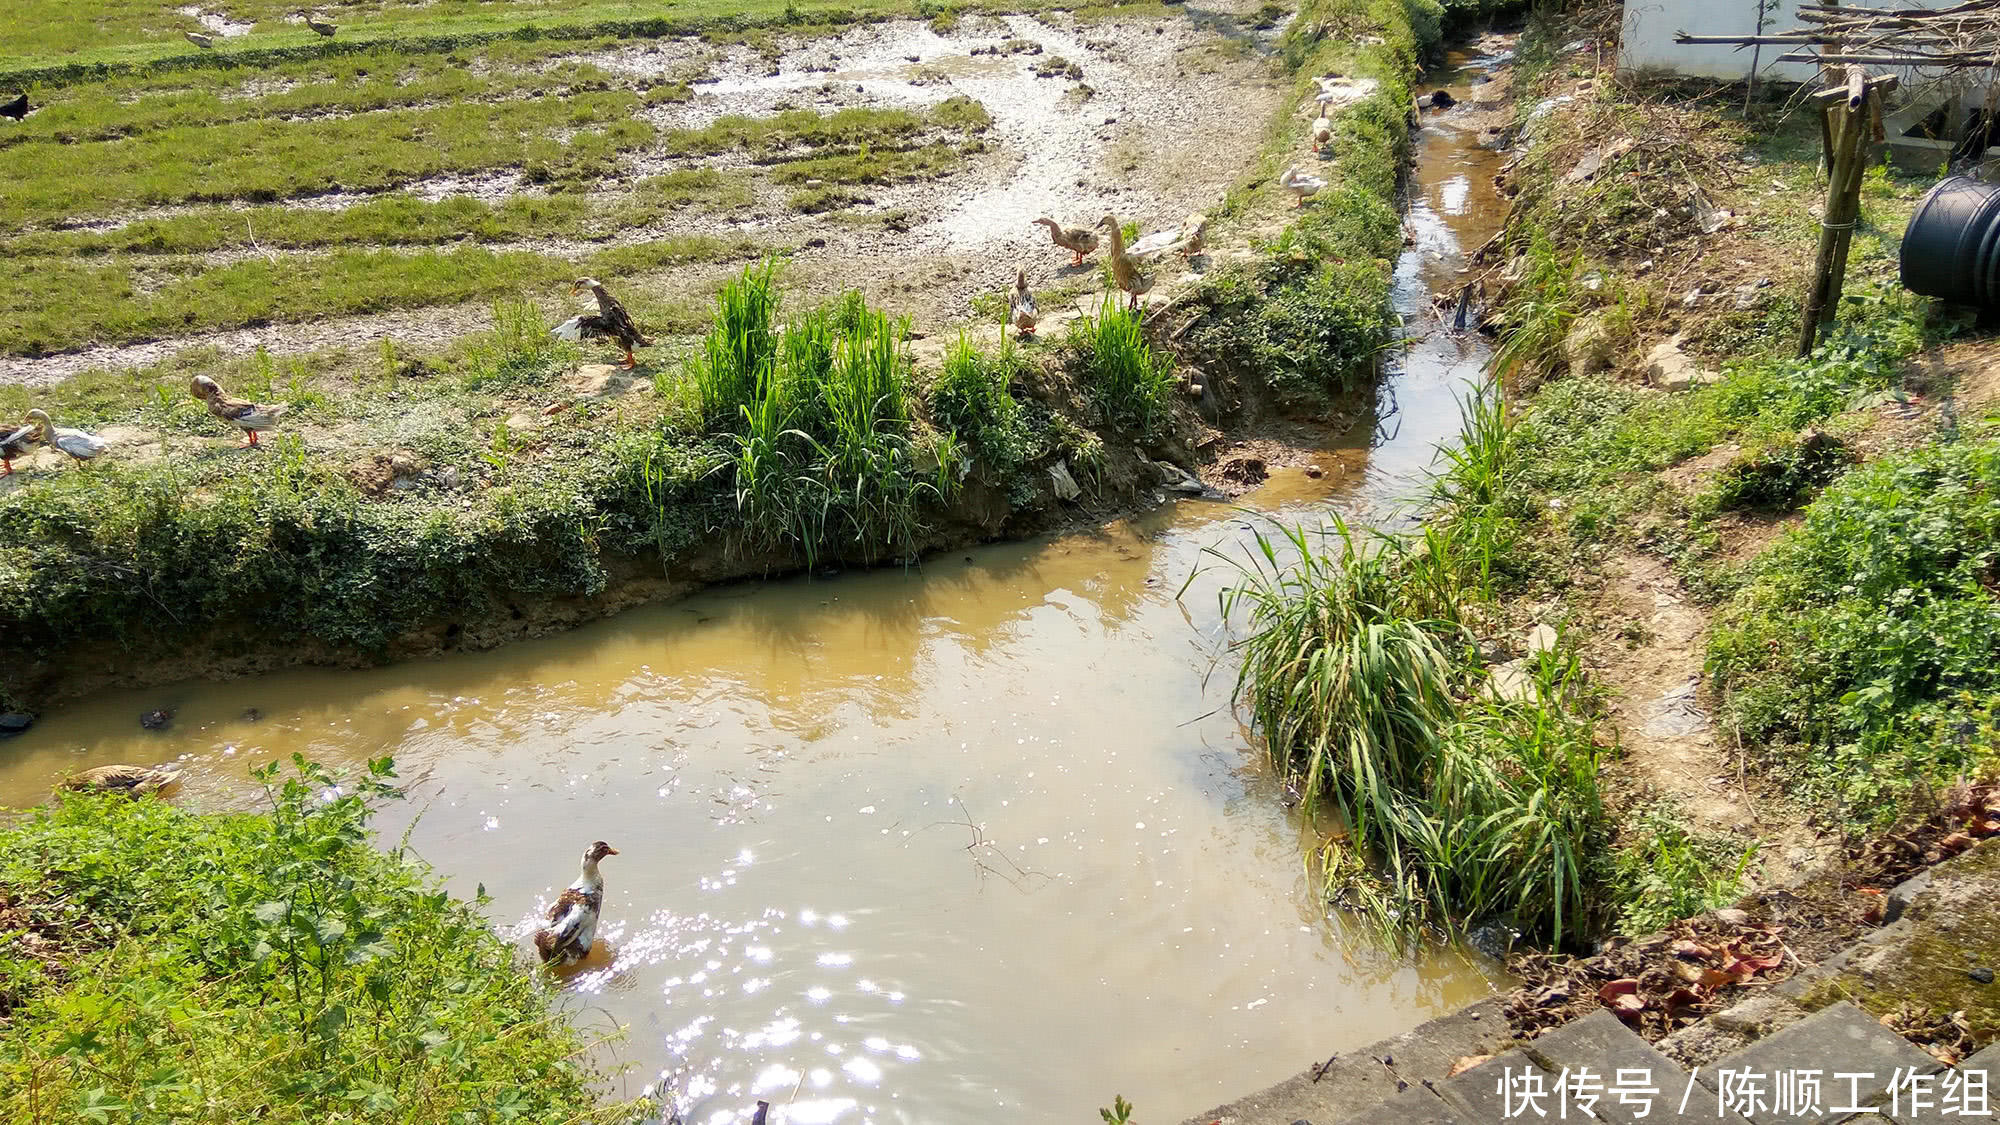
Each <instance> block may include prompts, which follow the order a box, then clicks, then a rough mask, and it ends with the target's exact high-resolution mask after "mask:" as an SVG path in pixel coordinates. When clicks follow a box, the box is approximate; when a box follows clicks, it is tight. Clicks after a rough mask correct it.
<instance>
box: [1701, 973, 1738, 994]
mask: <svg viewBox="0 0 2000 1125" xmlns="http://www.w3.org/2000/svg"><path fill="white" fill-rule="evenodd" d="M1696 983H1698V984H1700V985H1701V987H1703V988H1706V989H1708V990H1709V991H1710V992H1714V991H1715V990H1716V989H1718V988H1721V987H1722V986H1723V985H1725V984H1735V983H1736V978H1735V977H1734V976H1732V975H1730V974H1729V973H1725V972H1723V971H1722V970H1721V969H1704V970H1702V974H1701V980H1700V981H1698V982H1696Z"/></svg>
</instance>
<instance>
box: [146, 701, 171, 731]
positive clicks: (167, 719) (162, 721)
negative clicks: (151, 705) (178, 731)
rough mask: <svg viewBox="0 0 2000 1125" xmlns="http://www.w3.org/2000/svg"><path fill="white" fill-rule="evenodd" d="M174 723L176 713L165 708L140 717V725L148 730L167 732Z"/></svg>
mask: <svg viewBox="0 0 2000 1125" xmlns="http://www.w3.org/2000/svg"><path fill="white" fill-rule="evenodd" d="M173 722H174V713H173V712H172V711H170V710H168V709H166V708H164V707H162V708H160V709H159V710H157V711H148V712H146V713H145V714H143V715H141V716H139V725H140V726H142V727H145V728H146V729H147V730H165V729H167V728H168V727H170V726H172V725H173Z"/></svg>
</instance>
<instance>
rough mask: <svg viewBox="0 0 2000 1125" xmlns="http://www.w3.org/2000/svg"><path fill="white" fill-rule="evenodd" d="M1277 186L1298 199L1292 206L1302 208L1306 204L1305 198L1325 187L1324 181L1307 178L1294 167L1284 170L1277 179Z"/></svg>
mask: <svg viewBox="0 0 2000 1125" xmlns="http://www.w3.org/2000/svg"><path fill="white" fill-rule="evenodd" d="M1278 186H1279V187H1281V188H1284V189H1285V190H1286V191H1289V192H1291V193H1292V194H1293V195H1295V196H1297V197H1298V198H1297V200H1296V201H1295V202H1294V203H1293V204H1292V206H1294V207H1303V206H1305V204H1306V197H1307V196H1309V195H1316V194H1318V192H1319V191H1320V189H1322V188H1324V187H1326V181H1325V180H1322V179H1320V178H1319V177H1318V176H1308V175H1306V174H1305V173H1304V172H1301V171H1299V169H1298V167H1297V166H1296V165H1294V166H1292V167H1290V168H1287V169H1285V171H1284V174H1283V175H1280V176H1279V177H1278Z"/></svg>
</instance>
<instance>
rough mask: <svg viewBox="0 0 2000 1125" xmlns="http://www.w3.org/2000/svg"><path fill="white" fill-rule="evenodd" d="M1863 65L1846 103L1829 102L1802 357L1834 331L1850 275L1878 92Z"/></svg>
mask: <svg viewBox="0 0 2000 1125" xmlns="http://www.w3.org/2000/svg"><path fill="white" fill-rule="evenodd" d="M1879 88H1880V87H1879V86H1878V85H1877V84H1876V83H1872V82H1869V81H1868V80H1867V78H1866V77H1865V76H1864V75H1863V74H1862V71H1861V68H1860V67H1849V68H1848V72H1847V82H1846V85H1845V89H1844V92H1845V94H1846V97H1845V99H1839V98H1830V99H1828V102H1827V105H1826V110H1827V119H1828V123H1829V126H1828V131H1829V134H1830V136H1831V146H1830V150H1829V151H1830V153H1831V157H1832V165H1833V172H1832V174H1831V175H1830V176H1828V178H1827V189H1826V206H1825V213H1824V215H1823V216H1822V218H1821V220H1820V232H1819V255H1818V259H1817V261H1816V264H1815V267H1814V270H1813V286H1812V291H1811V294H1810V295H1809V296H1808V297H1807V298H1806V307H1805V314H1804V316H1803V317H1802V318H1801V320H1800V323H1799V356H1800V358H1804V357H1806V356H1809V355H1811V354H1812V350H1813V348H1814V346H1815V345H1816V344H1817V343H1818V342H1819V335H1820V331H1821V330H1822V329H1824V328H1827V327H1830V326H1831V325H1832V323H1833V320H1834V317H1835V315H1836V314H1837V313H1838V311H1839V308H1840V295H1841V290H1842V288H1843V286H1844V283H1845V281H1846V277H1847V255H1848V250H1849V248H1850V247H1851V246H1852V244H1853V241H1854V224H1855V221H1856V220H1857V219H1858V218H1859V217H1860V214H1861V180H1862V176H1863V175H1864V174H1865V173H1866V171H1867V167H1868V152H1869V150H1870V148H1871V147H1872V146H1871V144H1870V141H1871V140H1872V138H1873V136H1874V121H1875V117H1874V110H1873V106H1872V104H1871V103H1872V102H1874V100H1875V99H1874V96H1873V95H1874V94H1875V92H1876V90H1877V89H1879Z"/></svg>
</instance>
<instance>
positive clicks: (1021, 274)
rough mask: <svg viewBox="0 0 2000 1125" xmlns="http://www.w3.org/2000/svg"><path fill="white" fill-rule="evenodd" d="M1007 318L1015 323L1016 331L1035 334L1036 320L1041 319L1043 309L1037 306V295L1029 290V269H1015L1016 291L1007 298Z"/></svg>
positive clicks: (1024, 334)
mask: <svg viewBox="0 0 2000 1125" xmlns="http://www.w3.org/2000/svg"><path fill="white" fill-rule="evenodd" d="M1007 319H1008V320H1009V321H1010V322H1012V323H1013V325H1014V331H1016V332H1019V333H1020V334H1021V335H1023V336H1033V335H1034V334H1035V322H1036V321H1038V320H1040V319H1041V310H1040V309H1037V308H1036V307H1035V295H1034V294H1033V293H1031V292H1029V291H1028V271H1027V270H1015V271H1014V292H1013V294H1012V295H1011V296H1009V297H1008V300H1007Z"/></svg>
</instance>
